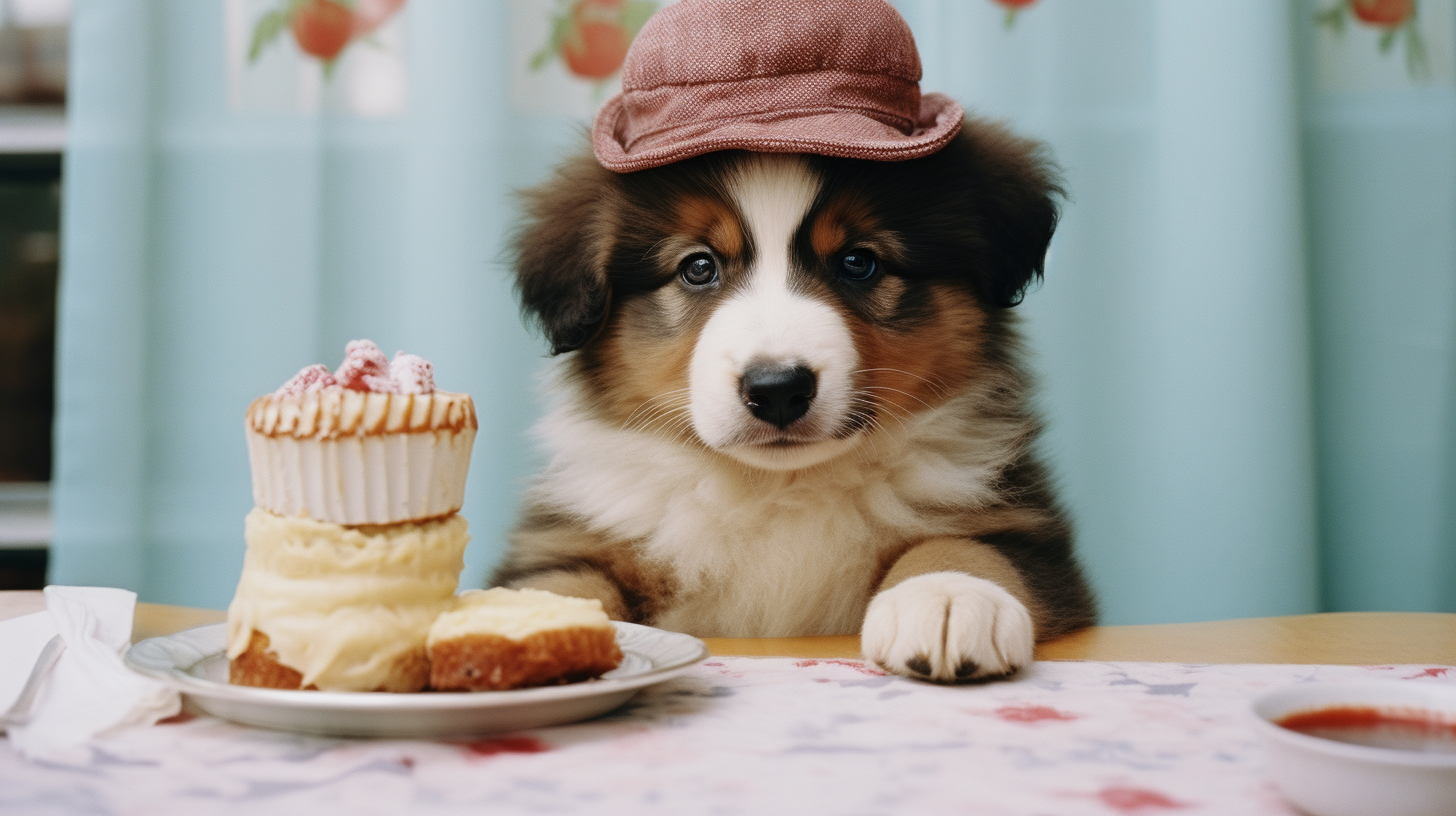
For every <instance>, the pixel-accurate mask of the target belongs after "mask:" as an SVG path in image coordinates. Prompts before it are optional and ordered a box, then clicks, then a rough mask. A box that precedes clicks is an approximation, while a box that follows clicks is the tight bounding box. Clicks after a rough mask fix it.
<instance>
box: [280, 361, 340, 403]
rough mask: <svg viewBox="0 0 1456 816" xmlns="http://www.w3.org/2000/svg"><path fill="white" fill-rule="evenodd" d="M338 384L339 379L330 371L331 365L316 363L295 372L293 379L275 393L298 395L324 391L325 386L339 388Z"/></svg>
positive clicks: (290, 395)
mask: <svg viewBox="0 0 1456 816" xmlns="http://www.w3.org/2000/svg"><path fill="white" fill-rule="evenodd" d="M338 386H339V381H338V380H336V379H334V374H333V372H331V371H329V367H328V366H325V365H318V364H317V363H315V364H314V365H311V366H306V367H305V368H304V369H303V370H301V371H299V372H298V373H297V374H294V375H293V379H291V380H289V381H288V382H286V383H284V384H283V385H281V386H279V387H278V390H277V391H274V392H273V393H274V394H277V395H278V396H280V397H296V396H298V395H299V394H307V393H308V392H310V391H322V390H324V389H325V388H337V387H338Z"/></svg>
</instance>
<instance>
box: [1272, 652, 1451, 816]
mask: <svg viewBox="0 0 1456 816" xmlns="http://www.w3.org/2000/svg"><path fill="white" fill-rule="evenodd" d="M1347 706H1354V707H1360V708H1367V707H1368V708H1376V709H1382V710H1388V709H1407V710H1408V709H1421V710H1424V711H1428V712H1431V713H1432V714H1433V715H1434V717H1435V718H1439V719H1441V720H1443V721H1445V722H1456V687H1452V686H1444V685H1438V684H1434V683H1413V682H1402V681H1399V680H1387V681H1370V682H1364V683H1307V684H1301V685H1297V686H1289V687H1286V688H1282V689H1279V690H1277V691H1273V692H1270V693H1268V694H1265V695H1264V696H1262V697H1260V698H1258V699H1257V700H1255V701H1254V714H1255V715H1256V718H1255V719H1256V728H1257V730H1258V732H1259V735H1260V737H1261V738H1262V739H1263V741H1264V746H1265V748H1266V749H1267V751H1268V755H1269V769H1270V772H1271V773H1272V774H1273V776H1274V781H1275V783H1276V784H1278V786H1279V789H1280V791H1281V792H1283V793H1284V795H1285V796H1286V797H1288V798H1289V800H1290V801H1291V802H1293V803H1294V804H1296V805H1298V806H1299V807H1300V808H1302V809H1304V810H1305V811H1308V812H1309V813H1311V814H1313V816H1456V754H1450V753H1433V752H1422V751H1406V750H1398V749H1392V748H1372V747H1368V746H1364V745H1356V744H1353V743H1348V742H1341V741H1338V740H1332V739H1325V738H1322V737H1315V736H1310V735H1307V734H1301V733H1299V732H1297V731H1291V730H1289V729H1287V728H1282V727H1280V726H1278V725H1275V723H1276V722H1277V721H1279V720H1280V719H1283V718H1284V717H1287V716H1289V715H1290V714H1295V713H1298V712H1304V711H1319V710H1323V709H1330V708H1340V707H1347Z"/></svg>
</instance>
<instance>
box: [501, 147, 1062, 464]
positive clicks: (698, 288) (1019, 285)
mask: <svg viewBox="0 0 1456 816" xmlns="http://www.w3.org/2000/svg"><path fill="white" fill-rule="evenodd" d="M1054 193H1055V188H1054V186H1053V183H1052V182H1051V181H1050V179H1049V175H1048V173H1047V171H1046V170H1045V168H1044V167H1043V165H1042V163H1041V162H1040V161H1039V159H1038V157H1037V155H1036V153H1035V151H1034V149H1033V148H1032V147H1031V146H1030V145H1029V144H1028V143H1024V142H1021V141H1018V140H1016V139H1013V138H1011V137H1009V136H1007V135H1005V134H1004V133H1003V132H1001V131H999V130H997V129H994V128H988V127H985V126H978V125H974V124H968V126H967V128H966V130H965V131H963V133H962V134H961V135H960V136H959V137H958V138H957V139H956V140H955V141H954V142H953V143H952V144H951V145H949V146H947V147H946V148H944V149H943V150H942V151H940V152H939V153H937V154H934V155H932V156H929V157H926V158H923V159H916V160H911V161H905V162H869V161H857V160H849V159H830V158H823V157H817V156H802V155H773V154H754V153H731V152H730V153H715V154H709V155H707V156H701V157H697V158H695V159H689V160H686V161H683V162H678V163H676V164H673V165H668V166H665V167H660V168H654V169H650V170H643V171H639V172H636V173H631V174H625V175H616V174H612V173H609V172H607V171H605V170H601V169H600V168H598V167H596V166H595V165H593V164H591V163H590V162H589V160H588V161H580V162H577V163H575V164H572V165H568V166H567V167H566V168H565V169H564V170H563V171H562V173H561V174H560V175H558V177H557V179H556V180H555V181H553V182H552V183H551V184H548V185H547V186H545V187H543V188H542V189H541V190H540V191H538V192H537V193H536V194H535V197H534V198H533V199H532V209H531V213H530V215H531V216H532V220H531V221H530V222H529V223H528V224H527V226H526V228H525V229H524V230H523V231H522V233H521V234H520V235H519V236H518V239H517V252H518V273H519V285H520V290H521V294H522V298H523V302H524V304H525V306H526V308H527V310H528V311H530V312H531V313H532V314H534V315H535V316H536V317H537V319H538V320H539V321H540V323H541V325H542V326H543V328H544V329H545V330H546V333H547V335H548V336H549V337H550V338H551V340H552V343H553V348H554V350H556V351H557V352H564V351H573V352H575V355H576V357H575V359H574V360H573V361H572V363H571V365H572V366H573V371H574V373H575V375H576V376H579V377H580V378H581V379H582V381H583V386H584V388H585V389H586V393H589V394H591V395H593V400H592V404H593V406H594V409H595V410H596V411H598V412H600V415H601V417H602V418H603V419H605V420H607V421H610V422H613V423H616V424H618V425H620V426H622V427H628V428H634V429H638V430H642V431H644V432H648V433H654V434H662V435H668V436H671V437H673V438H676V439H680V440H682V441H685V442H688V443H690V444H701V445H703V446H706V447H708V448H711V449H713V450H715V451H718V452H720V453H722V454H725V455H727V456H730V457H732V458H734V459H736V460H738V461H740V462H743V463H745V464H748V465H752V466H755V467H759V468H766V469H774V470H789V469H796V468H803V467H808V466H812V465H815V464H818V463H820V462H824V461H826V460H828V459H831V458H833V457H835V456H837V455H839V454H841V453H843V452H845V451H846V450H848V449H850V448H852V447H854V446H855V445H856V444H858V442H859V441H860V440H861V439H863V438H864V437H865V436H867V435H868V434H870V433H872V432H873V430H874V429H875V428H877V427H879V426H880V425H883V424H885V423H894V422H903V421H905V420H906V419H908V418H909V417H910V416H911V415H913V414H915V413H917V412H920V411H923V410H926V409H928V408H931V407H934V406H936V405H938V404H940V403H942V402H943V401H945V400H946V399H949V398H951V397H952V396H954V395H956V394H959V393H962V392H963V391H964V390H965V389H966V387H967V386H968V385H969V384H970V383H972V382H974V381H976V379H977V376H978V374H979V373H980V372H981V370H982V369H983V367H984V366H985V363H986V362H987V361H988V359H990V358H993V357H995V356H996V355H1003V354H1008V353H1011V350H1009V349H1006V348H1004V345H1005V338H1004V337H1002V336H1001V331H1000V329H999V326H1000V325H1001V323H1002V322H1004V317H1003V315H1002V312H1003V311H1004V309H1005V308H1006V307H1008V306H1010V305H1013V304H1014V303H1015V302H1017V301H1018V300H1019V299H1020V295H1021V292H1022V291H1023V290H1024V288H1025V287H1026V286H1027V285H1028V284H1029V283H1030V282H1031V281H1032V279H1033V278H1034V277H1035V276H1037V275H1039V274H1040V271H1041V261H1042V256H1043V255H1044V254H1045V250H1046V245H1047V242H1048V241H1049V239H1050V237H1051V233H1052V230H1053V228H1054V226H1055V220H1056V209H1055V205H1054V203H1053V201H1052V199H1051V196H1052V195H1053V194H1054Z"/></svg>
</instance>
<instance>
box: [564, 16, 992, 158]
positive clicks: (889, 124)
mask: <svg viewBox="0 0 1456 816" xmlns="http://www.w3.org/2000/svg"><path fill="white" fill-rule="evenodd" d="M964 115H965V114H964V111H962V110H961V106H960V105H958V104H957V103H956V102H955V101H954V100H952V99H950V98H949V97H946V96H942V95H941V94H933V93H932V94H925V95H923V96H922V95H921V93H920V56H919V55H918V54H917V53H916V51H915V38H914V37H913V36H912V35H911V33H910V27H909V26H907V25H906V24H905V21H904V20H903V19H901V18H900V15H899V14H898V13H896V11H895V9H893V8H891V6H890V4H889V3H886V2H884V0H683V1H682V2H680V3H677V4H676V5H672V6H668V7H667V8H665V9H663V10H662V11H660V12H658V13H657V14H655V15H653V16H652V19H650V20H648V21H647V25H645V26H643V27H642V31H641V33H640V34H638V35H637V39H636V41H635V42H633V43H632V48H631V50H629V51H628V52H627V60H626V63H625V64H624V65H623V67H622V92H621V93H620V94H618V95H616V96H614V97H612V98H611V99H610V100H608V101H607V104H606V105H604V106H602V109H601V111H599V112H598V113H597V117H596V122H595V123H594V125H593V126H592V149H593V150H594V151H595V153H596V156H597V160H598V161H600V162H601V163H602V165H603V166H605V167H606V168H608V169H609V170H615V171H617V172H628V171H632V170H642V169H645V168H648V167H657V166H659V165H663V164H668V163H670V162H675V161H678V160H679V159H685V158H688V157H689V156H697V155H699V154H702V153H710V152H712V151H715V150H730V149H740V150H757V151H762V152H767V153H818V154H821V155H825V156H844V157H848V158H854V159H877V160H881V161H894V160H898V159H913V158H917V157H920V156H925V155H929V154H931V153H934V152H935V151H937V150H939V149H940V148H941V147H943V146H944V145H945V144H946V142H949V141H950V140H951V137H953V136H955V134H956V132H957V131H958V130H960V126H961V119H962V117H963V116H964Z"/></svg>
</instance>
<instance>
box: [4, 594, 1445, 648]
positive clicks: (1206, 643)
mask: <svg viewBox="0 0 1456 816" xmlns="http://www.w3.org/2000/svg"><path fill="white" fill-rule="evenodd" d="M44 608H45V600H44V598H43V596H42V595H41V593H40V592H36V591H0V620H4V619H6V618H11V617H15V616H16V615H23V614H26V613H29V612H37V611H40V610H42V609H44ZM225 617H226V614H225V613H224V612H222V611H220V610H215V609H194V608H190V607H182V606H167V605H163V604H149V603H141V604H137V611H136V620H135V624H134V626H133V630H132V637H133V640H141V639H143V638H148V637H157V636H159V635H167V634H171V633H173V632H179V631H181V630H183V629H189V628H191V627H194V626H202V625H204V624H209V623H221V622H222V621H223V620H224V619H225ZM704 640H705V642H706V643H707V644H708V650H709V651H710V652H712V653H713V654H714V655H719V656H729V655H738V656H760V657H859V656H860V651H859V638H858V636H854V635H843V636H832V637H796V638H705V639H704ZM1036 658H1037V659H1038V660H1097V661H1123V660H1125V661H1146V662H1169V663H1321V664H1344V665H1383V664H1403V663H1431V664H1440V665H1456V614H1443V613H1433V612H1327V613H1323V614H1318V615H1290V616H1286V617H1277V618H1244V619H1239V620H1223V621H1208V622H1204V623H1162V624H1147V625H1141V626H1094V627H1092V628H1090V629H1084V630H1083V631H1081V632H1076V633H1074V634H1071V635H1068V636H1066V637H1063V638H1059V639H1057V640H1054V641H1050V642H1047V643H1042V644H1040V645H1038V646H1037V648H1036Z"/></svg>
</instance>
